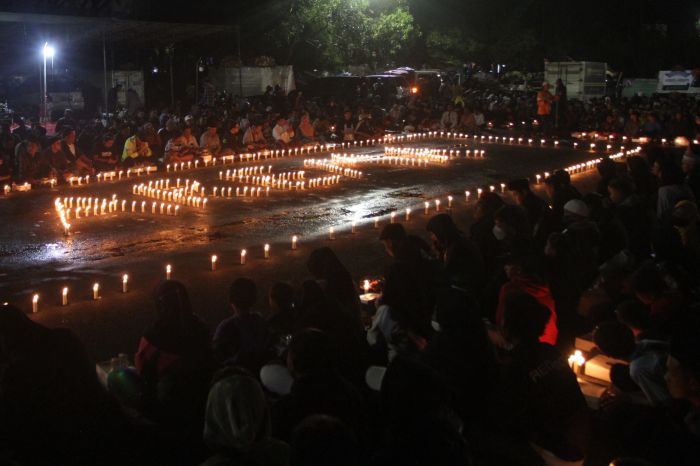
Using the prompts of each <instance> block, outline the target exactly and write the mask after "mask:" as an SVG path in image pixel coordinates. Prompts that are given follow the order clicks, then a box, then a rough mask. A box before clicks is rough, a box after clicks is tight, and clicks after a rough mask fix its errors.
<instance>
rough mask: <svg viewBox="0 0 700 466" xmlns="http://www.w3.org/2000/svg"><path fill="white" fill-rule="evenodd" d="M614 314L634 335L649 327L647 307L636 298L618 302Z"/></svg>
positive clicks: (649, 318) (649, 319) (649, 315)
mask: <svg viewBox="0 0 700 466" xmlns="http://www.w3.org/2000/svg"><path fill="white" fill-rule="evenodd" d="M615 315H616V316H617V320H618V321H619V322H620V323H621V324H624V325H626V326H627V327H629V328H630V330H632V333H633V334H634V336H635V337H637V336H638V335H639V334H640V333H642V332H644V331H645V330H648V329H649V327H651V314H650V312H649V308H648V307H647V306H645V305H644V304H642V303H640V302H639V301H637V300H636V299H628V300H627V301H623V302H621V303H620V304H618V306H617V309H615Z"/></svg>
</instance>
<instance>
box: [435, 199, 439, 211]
mask: <svg viewBox="0 0 700 466" xmlns="http://www.w3.org/2000/svg"><path fill="white" fill-rule="evenodd" d="M435 211H436V212H440V199H435Z"/></svg>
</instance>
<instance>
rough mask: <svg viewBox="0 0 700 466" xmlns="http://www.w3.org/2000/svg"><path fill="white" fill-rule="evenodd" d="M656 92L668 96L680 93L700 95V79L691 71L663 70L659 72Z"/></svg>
mask: <svg viewBox="0 0 700 466" xmlns="http://www.w3.org/2000/svg"><path fill="white" fill-rule="evenodd" d="M656 92H658V93H660V94H668V93H671V92H679V93H682V94H696V95H700V78H698V76H696V75H695V73H693V71H691V70H680V71H673V70H663V71H659V83H658V84H657V86H656Z"/></svg>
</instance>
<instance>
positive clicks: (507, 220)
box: [492, 205, 532, 255]
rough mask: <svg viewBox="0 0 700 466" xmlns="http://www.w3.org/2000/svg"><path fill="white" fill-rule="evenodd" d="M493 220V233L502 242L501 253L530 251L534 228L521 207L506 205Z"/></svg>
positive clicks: (497, 212)
mask: <svg viewBox="0 0 700 466" xmlns="http://www.w3.org/2000/svg"><path fill="white" fill-rule="evenodd" d="M493 222H494V225H493V229H492V233H493V236H494V237H495V238H496V239H497V240H498V242H499V244H500V249H501V255H504V254H514V253H527V252H529V251H530V248H531V245H532V235H531V233H530V232H531V231H532V230H531V228H530V223H529V222H528V219H527V215H526V214H525V211H524V210H523V209H522V208H521V207H518V206H514V205H504V206H503V207H501V208H500V209H498V211H496V214H495V215H494V218H493Z"/></svg>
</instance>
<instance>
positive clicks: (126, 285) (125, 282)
mask: <svg viewBox="0 0 700 466" xmlns="http://www.w3.org/2000/svg"><path fill="white" fill-rule="evenodd" d="M128 291H129V276H128V275H127V274H124V275H122V293H127V292H128Z"/></svg>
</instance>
